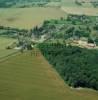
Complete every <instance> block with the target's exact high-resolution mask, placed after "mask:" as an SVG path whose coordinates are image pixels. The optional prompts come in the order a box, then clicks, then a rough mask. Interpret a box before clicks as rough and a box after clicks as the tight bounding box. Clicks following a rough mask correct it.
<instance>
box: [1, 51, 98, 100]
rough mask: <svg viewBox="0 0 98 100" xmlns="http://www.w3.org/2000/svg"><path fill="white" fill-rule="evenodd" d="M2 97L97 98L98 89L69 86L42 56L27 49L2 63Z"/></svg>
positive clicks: (17, 99) (15, 99)
mask: <svg viewBox="0 0 98 100" xmlns="http://www.w3.org/2000/svg"><path fill="white" fill-rule="evenodd" d="M0 100H98V92H96V91H92V90H88V89H83V90H74V89H71V88H69V87H68V86H67V85H66V84H65V83H64V81H63V80H62V79H61V78H60V76H59V75H58V74H57V72H56V71H55V70H54V69H53V68H52V67H51V66H50V65H49V64H48V63H47V61H46V60H45V59H44V58H43V56H41V55H40V54H39V56H34V55H33V56H31V55H30V52H25V53H24V54H18V55H17V56H15V57H11V58H9V60H7V61H5V62H2V63H0Z"/></svg>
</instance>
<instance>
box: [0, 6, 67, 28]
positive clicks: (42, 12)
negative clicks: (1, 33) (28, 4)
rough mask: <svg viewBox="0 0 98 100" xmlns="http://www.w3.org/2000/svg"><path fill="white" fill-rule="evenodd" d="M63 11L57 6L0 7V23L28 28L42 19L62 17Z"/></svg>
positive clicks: (38, 23) (39, 22)
mask: <svg viewBox="0 0 98 100" xmlns="http://www.w3.org/2000/svg"><path fill="white" fill-rule="evenodd" d="M64 16H65V12H64V11H61V10H60V9H58V8H50V7H47V8H44V7H33V8H13V9H12V8H9V9H0V25H1V26H10V27H15V28H25V29H30V28H32V27H34V26H36V25H40V24H41V23H42V22H43V21H44V20H48V19H58V18H60V17H64Z"/></svg>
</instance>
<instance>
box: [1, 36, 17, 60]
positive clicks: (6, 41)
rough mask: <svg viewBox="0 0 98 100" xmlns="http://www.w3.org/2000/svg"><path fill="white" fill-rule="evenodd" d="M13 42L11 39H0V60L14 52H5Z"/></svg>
mask: <svg viewBox="0 0 98 100" xmlns="http://www.w3.org/2000/svg"><path fill="white" fill-rule="evenodd" d="M14 41H15V40H14V39H12V38H4V37H0V58H2V57H4V56H7V55H9V54H11V53H13V52H15V51H16V50H7V49H6V47H7V46H9V45H10V44H11V43H13V42H14Z"/></svg>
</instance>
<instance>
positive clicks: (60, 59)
mask: <svg viewBox="0 0 98 100" xmlns="http://www.w3.org/2000/svg"><path fill="white" fill-rule="evenodd" d="M39 49H40V50H41V52H42V54H43V55H44V56H45V58H46V59H47V60H48V61H49V63H50V64H52V65H53V67H54V68H55V69H56V70H57V71H58V73H59V74H60V75H61V77H62V78H63V79H64V81H65V82H66V83H67V84H68V85H69V86H71V87H75V88H78V87H85V88H93V89H95V90H98V50H88V49H85V48H80V47H76V46H71V45H69V46H67V45H66V44H61V43H59V42H58V43H42V44H39Z"/></svg>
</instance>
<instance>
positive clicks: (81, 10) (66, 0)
mask: <svg viewBox="0 0 98 100" xmlns="http://www.w3.org/2000/svg"><path fill="white" fill-rule="evenodd" d="M61 9H62V10H63V11H65V12H66V13H67V14H85V15H93V16H96V15H97V16H98V12H97V11H98V8H94V7H93V6H92V5H91V4H90V3H84V4H83V5H82V6H79V5H77V4H75V0H62V7H61Z"/></svg>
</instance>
